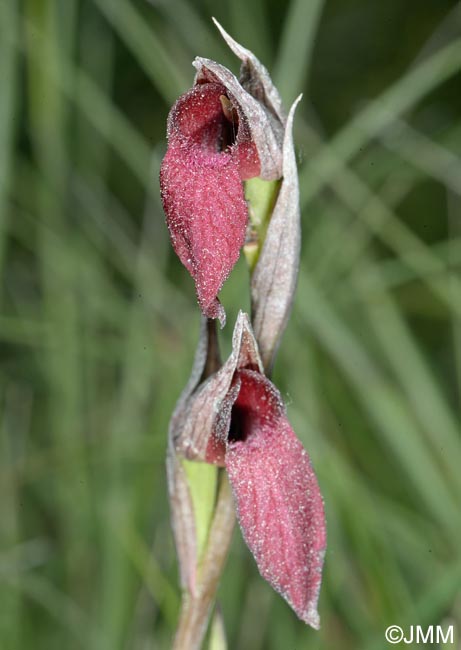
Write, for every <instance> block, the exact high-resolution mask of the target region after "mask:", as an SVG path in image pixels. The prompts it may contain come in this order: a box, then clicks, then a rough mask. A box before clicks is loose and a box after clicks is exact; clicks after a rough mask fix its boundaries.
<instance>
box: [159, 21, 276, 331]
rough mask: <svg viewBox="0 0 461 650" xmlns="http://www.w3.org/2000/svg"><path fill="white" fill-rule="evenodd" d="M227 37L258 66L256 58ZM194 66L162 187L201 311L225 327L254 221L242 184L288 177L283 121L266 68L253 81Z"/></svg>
mask: <svg viewBox="0 0 461 650" xmlns="http://www.w3.org/2000/svg"><path fill="white" fill-rule="evenodd" d="M221 29H222V28H221ZM222 33H223V34H225V32H224V30H222ZM225 37H226V40H227V42H228V43H229V44H230V45H231V47H233V49H234V51H236V53H238V54H239V55H240V56H242V57H245V58H246V60H247V61H249V62H250V63H251V60H252V59H251V58H248V54H250V55H251V53H248V51H246V50H244V49H243V48H241V46H239V45H238V44H237V43H235V41H233V39H231V38H230V36H228V35H227V34H225ZM251 57H253V55H251ZM253 58H254V57H253ZM258 63H259V62H258ZM194 66H195V68H196V70H197V74H196V76H195V84H194V86H193V88H192V89H191V90H189V91H187V92H186V93H185V94H184V95H182V96H181V97H180V98H179V99H178V100H177V102H176V103H175V104H174V106H173V108H172V109H171V111H170V114H169V117H168V127H167V135H168V150H167V153H166V156H165V158H164V160H163V163H162V167H161V171H160V186H161V194H162V201H163V206H164V209H165V213H166V216H167V223H168V228H169V230H170V235H171V241H172V244H173V247H174V249H175V251H176V253H177V255H178V256H179V258H180V260H181V262H182V263H183V264H184V266H185V267H186V269H187V270H188V271H189V273H190V274H191V276H192V277H193V279H194V280H195V284H196V290H197V296H198V301H199V304H200V308H201V310H202V312H203V314H204V315H205V316H207V317H208V318H219V319H220V321H221V324H222V325H223V324H224V322H225V312H224V309H223V307H222V305H221V304H220V303H219V301H218V299H217V294H218V292H219V290H220V289H221V287H222V285H223V283H224V281H225V280H226V278H227V276H228V275H229V273H230V271H231V270H232V268H233V266H234V265H235V263H236V262H237V259H238V257H239V254H240V250H241V248H242V246H243V244H244V241H245V233H246V228H247V222H248V208H247V204H246V202H245V196H244V190H243V184H242V181H244V180H246V179H249V178H253V177H256V176H259V177H261V178H263V179H265V180H272V179H276V178H280V177H281V175H282V153H281V146H282V141H283V133H284V116H283V113H282V111H281V102H280V98H279V97H278V93H277V92H276V91H275V89H274V87H273V86H272V83H271V82H270V78H269V75H268V73H267V71H266V70H265V69H264V68H263V67H262V66H261V64H259V68H258V69H257V73H256V74H255V73H253V74H251V75H250V74H247V75H246V78H247V81H248V82H247V83H246V84H245V82H242V83H240V82H239V81H238V80H237V78H236V77H235V76H234V75H233V74H232V72H230V70H228V69H227V68H225V67H224V66H222V65H220V64H219V63H216V62H215V61H211V60H209V59H204V58H200V57H197V58H196V60H195V61H194Z"/></svg>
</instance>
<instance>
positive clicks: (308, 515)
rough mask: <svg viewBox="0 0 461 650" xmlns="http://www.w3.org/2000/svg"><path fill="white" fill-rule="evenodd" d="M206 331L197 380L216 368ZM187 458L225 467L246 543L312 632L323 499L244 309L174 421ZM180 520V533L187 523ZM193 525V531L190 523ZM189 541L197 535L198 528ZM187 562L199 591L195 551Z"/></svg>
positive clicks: (320, 555)
mask: <svg viewBox="0 0 461 650" xmlns="http://www.w3.org/2000/svg"><path fill="white" fill-rule="evenodd" d="M206 336H207V334H206V328H205V329H203V331H202V345H201V346H199V349H198V354H197V356H196V360H195V364H194V371H193V375H192V376H193V377H195V378H196V377H199V376H200V375H201V374H202V372H203V368H204V367H205V364H206V349H207V345H206V340H205V339H206ZM171 436H172V440H173V443H174V447H175V450H176V452H177V453H179V454H180V455H181V456H182V457H184V458H188V459H190V460H200V461H204V462H208V463H214V464H216V465H218V466H222V467H225V469H226V472H227V475H228V477H229V480H230V483H231V486H232V491H233V494H234V499H235V505H236V510H237V517H238V521H239V523H240V527H241V529H242V533H243V536H244V539H245V541H246V543H247V545H248V547H249V549H250V551H251V552H252V554H253V556H254V558H255V560H256V563H257V565H258V568H259V571H260V573H261V575H262V576H263V578H265V579H266V580H267V581H268V582H269V583H270V584H271V585H272V587H273V588H274V589H275V590H276V591H278V592H279V593H280V594H281V595H282V596H283V597H284V598H285V600H287V602H288V603H289V604H290V605H291V607H292V608H293V609H294V611H295V612H296V614H297V615H298V616H299V617H300V618H301V619H302V620H303V621H305V622H306V623H308V624H309V625H311V626H312V627H315V628H318V627H319V617H318V614H317V599H318V595H319V589H320V582H321V570H322V564H323V557H324V553H325V545H326V532H325V518H324V510H323V501H322V497H321V494H320V490H319V486H318V483H317V479H316V477H315V474H314V472H313V469H312V467H311V463H310V460H309V456H308V455H307V452H306V451H305V450H304V449H303V446H302V444H301V442H300V441H299V440H298V438H297V437H296V436H295V434H294V432H293V430H292V428H291V425H290V423H289V422H288V419H287V415H286V409H285V406H284V404H283V401H282V399H281V396H280V393H279V391H278V390H277V389H276V387H275V386H274V384H273V383H272V382H271V381H270V380H269V379H268V378H267V377H266V376H265V375H264V372H263V366H262V362H261V358H260V355H259V352H258V346H257V343H256V340H255V338H254V335H253V332H252V328H251V325H250V322H249V319H248V316H247V315H246V314H244V313H243V312H240V314H239V317H238V319H237V323H236V326H235V329H234V336H233V351H232V354H231V356H230V357H229V359H228V360H227V361H226V363H225V364H224V365H223V366H222V367H221V368H220V370H218V371H217V372H216V373H214V374H213V375H211V377H210V378H209V379H207V380H206V381H204V382H201V383H198V385H196V384H195V381H194V379H192V382H191V383H190V384H189V387H188V390H187V392H186V393H185V394H184V395H183V396H182V399H181V400H180V402H179V404H178V407H177V409H176V411H175V414H174V416H173V419H172V426H171ZM182 515H183V517H182V519H181V520H178V521H176V522H175V528H176V534H177V536H179V537H181V536H184V535H182V532H184V531H181V530H179V529H180V528H181V527H182V526H184V521H187V522H190V521H191V519H192V517H190V516H189V517H186V519H184V513H182ZM186 526H188V527H190V523H187V524H186ZM188 533H189V534H188V535H187V536H186V537H187V538H188V539H189V540H190V539H193V537H194V535H193V534H192V535H191V534H190V529H189V531H188ZM183 550H184V553H185V557H184V561H183V562H182V563H181V565H182V567H183V569H184V571H185V575H184V576H183V578H184V580H185V582H186V583H189V585H190V586H191V589H192V590H193V588H194V586H193V585H194V581H195V566H196V563H195V562H194V561H191V559H190V555H191V554H190V547H189V546H187V548H183Z"/></svg>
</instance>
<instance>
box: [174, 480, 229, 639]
mask: <svg viewBox="0 0 461 650" xmlns="http://www.w3.org/2000/svg"><path fill="white" fill-rule="evenodd" d="M220 474H221V476H220V485H219V492H218V498H217V501H216V508H215V515H214V518H213V523H212V525H211V528H210V532H209V536H208V542H207V546H206V550H205V553H204V556H203V560H202V562H201V565H200V568H199V570H198V572H197V584H196V587H195V590H194V593H193V594H192V593H189V592H184V594H183V600H182V605H181V614H180V618H179V623H178V628H177V630H176V636H175V639H174V644H173V650H200V648H201V646H202V641H203V637H204V636H205V632H206V628H207V624H208V619H209V616H210V610H211V606H212V604H213V601H214V598H215V594H216V591H217V588H218V584H219V578H220V576H221V573H222V570H223V567H224V562H225V560H226V557H227V552H228V550H229V545H230V542H231V539H232V531H233V530H234V523H235V505H234V500H233V496H232V490H231V487H230V485H229V481H228V479H227V476H226V474H225V472H224V471H222V470H221V472H220Z"/></svg>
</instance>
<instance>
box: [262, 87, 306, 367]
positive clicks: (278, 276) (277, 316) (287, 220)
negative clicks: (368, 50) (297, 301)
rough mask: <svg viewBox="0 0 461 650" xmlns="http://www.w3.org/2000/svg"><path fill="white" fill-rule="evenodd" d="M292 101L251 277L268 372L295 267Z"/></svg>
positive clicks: (296, 236)
mask: <svg viewBox="0 0 461 650" xmlns="http://www.w3.org/2000/svg"><path fill="white" fill-rule="evenodd" d="M300 99H301V96H300V97H298V98H297V99H296V100H295V102H294V103H293V105H292V107H291V109H290V113H289V115H288V120H287V125H286V130H285V138H284V142H283V179H282V185H281V187H280V191H279V194H278V196H277V201H276V203H275V207H274V211H273V213H272V216H271V219H270V222H269V226H268V229H267V233H266V237H265V240H264V244H263V247H262V250H261V253H260V256H259V259H258V263H257V264H256V266H255V269H254V271H253V275H252V278H251V304H252V312H253V328H254V332H255V336H256V340H257V341H258V345H259V349H260V350H261V357H262V360H263V363H264V367H265V369H266V372H270V370H271V367H272V364H273V361H274V356H275V353H276V351H277V348H278V345H279V343H280V338H281V336H282V334H283V331H284V329H285V326H286V324H287V321H288V316H289V315H290V311H291V307H292V304H293V296H294V292H295V289H296V282H297V278H298V268H299V251H300V241H301V223H300V212H299V187H298V171H297V169H296V157H295V151H294V145H293V135H292V128H293V118H294V112H295V109H296V106H297V104H298V102H299V100H300Z"/></svg>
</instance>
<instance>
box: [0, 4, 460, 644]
mask: <svg viewBox="0 0 461 650" xmlns="http://www.w3.org/2000/svg"><path fill="white" fill-rule="evenodd" d="M211 15H214V16H216V18H218V20H219V21H221V22H222V24H223V25H224V27H225V28H226V29H227V30H228V31H229V32H230V33H231V34H232V35H233V36H234V37H235V38H236V39H237V40H239V41H240V42H242V43H243V44H244V45H245V46H247V47H248V48H250V49H252V50H253V51H254V52H255V53H256V54H257V56H259V57H260V58H261V60H262V61H263V62H264V63H265V64H266V65H267V67H268V68H269V70H270V71H271V73H273V77H274V80H275V82H276V83H277V85H278V86H279V88H280V90H281V93H282V95H283V98H284V100H285V102H286V103H287V105H288V104H289V103H290V102H291V100H292V99H293V98H294V97H295V96H296V95H297V94H298V93H299V92H300V91H303V92H304V99H303V102H302V104H301V106H300V107H299V109H298V113H297V117H296V124H295V139H296V143H297V147H298V154H299V156H298V158H299V167H300V180H301V204H302V211H303V248H302V266H301V273H300V279H299V286H298V290H297V294H296V302H295V306H294V311H293V315H292V319H291V322H290V325H289V327H288V329H287V331H286V334H285V336H284V339H283V342H282V346H281V349H280V353H279V356H278V359H277V363H276V368H275V375H274V379H275V382H276V383H277V385H278V386H279V387H280V388H281V390H282V393H283V394H284V396H285V398H286V401H287V403H288V410H289V417H290V419H291V421H292V423H293V425H294V428H295V430H296V432H297V434H298V436H299V437H300V438H301V439H302V441H303V442H304V444H305V446H306V448H307V449H308V450H309V453H310V454H311V456H312V459H313V462H314V465H315V468H316V471H317V474H318V477H319V480H320V484H321V487H322V490H323V494H324V497H325V502H326V510H327V518H328V534H329V547H328V552H327V557H326V565H325V579H324V584H323V589H322V593H321V598H320V613H321V617H322V630H321V631H320V632H319V633H317V632H314V631H312V630H310V629H308V628H307V627H305V626H304V625H303V624H302V623H300V622H299V621H298V620H297V619H296V617H295V616H294V614H293V613H292V612H291V610H290V609H289V608H288V607H287V606H286V604H285V603H284V602H283V601H282V600H281V599H280V598H279V597H277V596H276V595H275V594H274V593H273V592H272V591H271V589H270V588H269V587H268V586H267V585H266V584H265V583H264V582H263V581H262V579H260V577H259V575H258V573H257V569H256V567H255V564H254V561H253V559H252V557H251V555H250V553H249V552H248V551H247V549H246V547H245V546H244V544H243V542H242V540H241V536H240V532H239V531H236V533H235V536H234V542H233V546H232V551H231V555H230V558H229V560H228V563H227V568H226V571H225V574H224V577H223V580H222V584H221V588H220V596H219V598H220V602H221V607H222V612H223V615H224V620H225V625H226V629H227V633H228V639H229V647H230V648H237V649H239V650H247V649H248V650H259V649H264V650H265V649H268V650H285V649H289V650H302V649H308V648H309V649H310V650H332V649H333V648H334V649H339V650H349V649H350V650H379V649H380V648H383V649H384V648H387V647H389V646H388V645H387V644H386V642H385V640H384V630H385V628H386V627H387V625H390V624H395V625H401V626H403V627H404V629H408V626H410V625H417V624H419V625H422V626H424V627H425V626H427V625H431V624H433V625H438V624H444V625H449V624H454V625H455V626H456V625H457V626H458V628H459V625H460V623H461V597H460V594H459V587H460V584H461V543H460V542H461V522H460V512H459V494H460V487H461V470H460V467H461V454H460V440H459V438H460V428H461V427H460V408H461V157H460V156H461V4H460V3H456V2H451V1H449V0H418V1H416V0H386V2H382V1H381V0H325V1H322V0H290V1H288V0H287V1H286V2H279V1H276V0H252V1H251V2H250V1H249V0H229V2H226V3H218V2H217V1H216V0H193V1H192V2H187V0H154V1H153V2H152V3H148V2H146V1H143V0H137V1H136V2H133V1H129V0H23V1H20V0H0V267H1V273H2V280H3V281H2V284H1V290H0V291H1V293H0V300H1V310H0V347H1V370H0V404H1V419H0V432H1V433H0V449H1V452H0V462H1V473H0V500H1V501H0V648H1V650H18V649H20V650H30V649H32V648H34V649H35V650H45V649H46V650H53V649H60V650H61V649H62V648H66V649H74V648H75V649H77V648H85V649H86V650H93V649H94V650H116V649H119V648H120V649H124V650H125V649H127V650H147V649H148V648H149V649H151V648H153V649H159V650H163V649H167V648H169V647H170V642H171V636H172V634H173V630H174V626H175V622H176V617H177V613H178V602H179V590H178V576H177V568H176V562H175V554H174V549H173V542H172V536H171V532H170V527H169V514H168V503H167V496H166V480H165V470H164V456H165V448H166V432H167V427H168V420H169V417H170V413H171V411H172V409H173V406H174V404H175V401H176V399H177V397H178V395H179V393H180V391H181V390H182V388H183V386H184V384H185V382H186V380H187V377H188V374H189V370H190V366H191V361H192V356H193V352H194V347H195V343H196V340H197V334H198V327H199V312H198V308H197V305H196V302H195V294H194V289H193V284H192V281H191V279H190V278H189V277H188V275H187V273H186V272H185V270H184V269H183V268H182V267H181V266H180V264H179V262H178V260H177V259H176V258H175V256H174V255H173V253H172V251H171V248H170V246H169V240H168V233H167V230H166V227H165V224H164V218H163V213H162V209H161V205H160V201H159V188H158V180H157V178H158V171H159V165H160V161H161V158H162V155H163V153H164V151H165V121H166V116H167V113H168V110H169V107H170V105H171V104H172V102H173V101H174V100H175V98H176V97H177V96H178V95H179V94H181V93H182V92H184V91H185V90H187V89H188V88H189V87H190V85H191V83H192V79H193V69H192V67H191V61H192V59H193V58H194V57H195V56H196V55H202V56H206V57H209V58H213V59H216V60H218V61H220V62H222V63H224V64H226V65H228V66H229V67H231V69H233V70H234V71H235V72H237V70H238V62H237V61H236V59H235V58H234V57H233V56H232V55H231V53H230V52H229V51H227V50H226V47H225V46H224V44H223V42H221V40H220V38H219V35H218V33H217V30H216V29H215V28H214V27H213V25H212V23H211V20H210V16H211ZM246 286H247V271H246V269H245V265H244V263H243V262H239V264H238V266H237V267H236V269H235V271H234V273H233V275H232V277H231V279H230V280H229V282H228V283H227V284H226V286H225V289H224V291H223V293H222V299H223V302H224V305H225V307H226V310H227V314H228V325H227V327H226V328H225V330H224V332H223V333H222V340H223V349H224V353H226V351H228V350H229V343H230V336H231V331H232V327H233V322H234V320H235V316H236V314H237V310H238V308H239V307H241V306H242V295H245V296H246V292H247V289H246ZM245 301H246V302H245V304H244V305H243V306H244V307H245V306H248V299H247V298H245ZM458 634H459V633H458ZM403 647H409V646H403ZM415 647H416V646H415ZM418 647H424V646H423V645H418ZM430 647H436V645H431V646H430ZM447 647H453V646H451V645H450V646H447ZM185 650H186V649H185Z"/></svg>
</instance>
